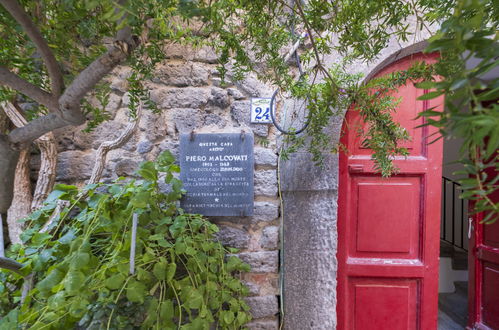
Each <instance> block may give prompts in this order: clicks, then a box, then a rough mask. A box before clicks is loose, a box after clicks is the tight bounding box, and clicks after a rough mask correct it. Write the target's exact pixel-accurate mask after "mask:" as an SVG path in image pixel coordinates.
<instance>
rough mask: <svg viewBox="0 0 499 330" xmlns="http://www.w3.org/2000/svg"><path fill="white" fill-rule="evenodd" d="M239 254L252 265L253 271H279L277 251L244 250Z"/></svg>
mask: <svg viewBox="0 0 499 330" xmlns="http://www.w3.org/2000/svg"><path fill="white" fill-rule="evenodd" d="M237 256H238V257H239V258H241V260H242V261H244V262H246V263H247V264H249V265H250V266H251V272H252V273H277V268H278V264H279V263H278V254H277V251H261V252H242V253H239V254H237Z"/></svg>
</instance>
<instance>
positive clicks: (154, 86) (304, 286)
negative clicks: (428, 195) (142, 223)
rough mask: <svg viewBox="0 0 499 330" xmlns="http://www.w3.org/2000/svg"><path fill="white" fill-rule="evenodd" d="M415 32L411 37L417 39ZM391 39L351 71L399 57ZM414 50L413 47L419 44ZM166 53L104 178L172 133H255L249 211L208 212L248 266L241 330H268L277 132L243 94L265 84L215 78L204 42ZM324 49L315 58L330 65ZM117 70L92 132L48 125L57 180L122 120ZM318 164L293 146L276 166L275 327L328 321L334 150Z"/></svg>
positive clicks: (77, 171)
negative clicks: (248, 316)
mask: <svg viewBox="0 0 499 330" xmlns="http://www.w3.org/2000/svg"><path fill="white" fill-rule="evenodd" d="M424 38H425V36H424V35H420V36H419V40H421V39H424ZM414 42H415V41H409V42H407V43H405V44H399V43H397V42H395V41H393V42H391V43H390V44H389V45H388V47H387V48H386V49H385V50H384V51H383V54H382V55H381V56H380V58H379V61H377V62H375V63H371V64H369V65H367V64H365V63H353V64H352V66H351V71H352V73H353V72H364V73H365V74H369V73H370V72H373V69H374V68H376V66H377V65H379V64H381V63H382V61H383V60H384V59H386V58H388V57H389V56H390V55H392V59H391V60H393V59H396V58H397V57H398V58H400V57H403V56H405V55H407V54H406V52H405V51H400V50H401V49H404V48H405V47H406V46H408V45H410V44H411V43H414ZM419 49H421V47H420V48H419ZM165 53H166V54H168V56H169V59H168V60H167V61H165V63H163V64H162V65H160V66H158V68H157V70H156V73H155V75H154V78H153V79H152V80H151V81H149V82H147V87H148V88H149V90H150V93H151V98H152V100H153V101H155V102H156V103H157V104H158V106H159V108H160V109H161V110H162V112H161V113H160V114H153V113H151V112H150V111H145V112H144V113H143V115H142V119H141V122H140V125H139V129H138V131H137V132H136V133H135V134H134V136H133V137H132V138H131V140H130V141H129V142H128V143H126V144H125V145H124V146H123V147H122V148H120V149H117V150H113V151H111V152H110V153H109V154H108V157H107V165H106V169H105V172H104V180H111V179H114V178H116V177H118V176H127V177H133V176H134V171H135V170H136V168H137V166H138V164H139V163H140V162H141V161H143V160H152V159H154V158H155V157H156V156H157V155H158V154H159V153H160V152H161V151H163V150H167V149H168V150H170V151H172V152H173V153H174V154H175V155H178V145H179V143H178V140H179V134H180V133H183V132H190V131H191V130H193V129H194V130H196V131H198V132H211V131H213V132H235V131H238V130H241V129H245V130H252V131H253V132H254V134H255V176H254V180H255V210H254V216H252V217H241V218H232V217H225V218H224V217H218V218H211V220H212V221H213V222H215V223H217V224H219V225H220V228H221V231H220V234H219V237H220V239H221V240H222V242H224V243H226V244H227V245H229V246H232V247H236V248H239V249H240V250H241V252H240V253H239V256H240V257H241V258H242V259H243V260H244V261H246V262H247V263H249V264H250V265H251V267H252V271H251V273H249V274H245V275H244V278H243V279H244V280H245V281H246V283H247V285H248V286H249V288H250V291H251V296H250V297H249V298H248V303H249V305H250V306H251V309H252V313H253V316H254V321H252V322H251V323H250V324H249V327H250V328H251V329H261V330H266V329H278V328H279V323H278V321H279V320H278V316H277V315H278V314H279V304H278V296H277V295H278V293H279V290H278V287H279V283H278V282H279V275H278V274H279V273H278V272H279V224H280V221H279V216H280V207H279V198H278V196H277V193H278V182H277V180H278V177H277V142H276V141H277V137H276V134H275V130H274V129H273V128H272V127H269V126H267V125H252V124H250V123H249V106H250V98H251V97H270V96H271V95H272V91H273V90H272V88H270V87H268V86H265V85H263V84H262V83H260V82H259V81H258V80H256V79H255V78H253V77H248V78H246V79H245V80H244V81H241V82H237V83H234V84H230V83H229V85H227V86H222V85H221V79H220V77H219V76H218V73H217V70H216V61H217V57H216V55H215V54H214V53H213V52H212V51H211V50H209V49H204V48H203V49H199V50H196V51H194V50H192V49H188V48H186V47H183V46H179V45H174V46H168V47H165ZM337 59H338V57H337V56H336V55H331V56H330V57H328V58H326V59H325V63H334V62H336V61H337ZM128 74H129V70H128V69H127V68H124V67H122V68H119V69H117V70H115V71H114V72H113V74H112V76H111V77H110V79H111V87H112V94H111V97H110V102H109V105H108V107H107V111H108V112H109V113H110V114H111V117H112V119H111V120H110V121H108V122H105V123H103V124H102V125H100V126H99V127H98V128H97V129H96V130H95V131H94V132H92V133H88V134H87V133H82V132H81V129H82V128H83V127H80V128H75V129H72V130H68V129H65V130H62V131H59V132H57V138H58V143H59V158H58V162H59V165H58V177H57V180H58V181H60V182H67V183H74V184H83V183H84V182H85V180H87V179H88V178H89V177H90V174H91V170H92V166H93V164H94V160H95V155H96V150H97V148H98V147H99V145H100V143H102V142H104V141H107V140H110V139H113V138H115V137H117V136H118V135H119V134H120V132H121V131H122V130H123V129H124V127H125V126H126V124H127V120H128V114H127V112H128V111H127V104H128V102H129V98H128V95H127V93H126V88H127V86H126V78H127V76H128ZM342 122H343V118H342V117H341V118H334V120H333V121H332V123H331V127H330V129H331V131H330V132H331V138H332V139H333V140H338V139H339V135H340V134H339V132H340V129H341V125H342ZM325 165H326V166H325V167H324V168H322V169H321V168H317V167H315V166H314V165H313V163H312V161H311V157H310V155H309V154H307V153H306V152H303V151H302V152H298V153H296V154H295V155H293V157H292V158H291V159H290V160H289V161H287V162H285V163H283V164H282V170H281V174H282V184H283V196H282V197H283V200H284V209H283V210H282V211H283V214H284V237H283V240H284V241H283V242H284V250H283V251H282V252H281V253H283V255H284V264H283V265H281V267H282V270H283V272H284V307H285V315H284V320H285V322H284V326H285V328H286V329H291V330H295V329H296V330H306V329H327V330H331V329H335V328H336V271H337V267H338V265H337V262H336V252H337V230H336V224H337V204H336V203H337V197H338V196H337V191H338V181H337V178H338V156H337V155H330V156H328V157H327V159H326V162H325Z"/></svg>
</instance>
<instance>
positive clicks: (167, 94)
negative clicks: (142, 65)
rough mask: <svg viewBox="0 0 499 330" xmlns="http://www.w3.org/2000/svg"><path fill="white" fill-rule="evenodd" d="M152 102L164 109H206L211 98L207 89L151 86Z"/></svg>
mask: <svg viewBox="0 0 499 330" xmlns="http://www.w3.org/2000/svg"><path fill="white" fill-rule="evenodd" d="M149 88H150V89H151V90H150V96H151V100H152V101H153V102H155V103H156V104H157V105H158V107H160V108H163V109H172V108H196V109H199V108H201V107H204V106H205V105H206V104H207V103H208V100H209V98H210V96H211V92H210V90H209V89H206V88H197V87H185V88H169V87H159V86H157V85H156V86H150V87H149Z"/></svg>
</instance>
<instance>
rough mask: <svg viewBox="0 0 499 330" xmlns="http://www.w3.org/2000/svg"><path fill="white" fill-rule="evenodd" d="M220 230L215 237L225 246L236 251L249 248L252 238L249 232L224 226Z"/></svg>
mask: <svg viewBox="0 0 499 330" xmlns="http://www.w3.org/2000/svg"><path fill="white" fill-rule="evenodd" d="M219 228H220V231H219V232H218V233H216V235H215V236H216V237H217V238H218V239H219V240H220V242H221V243H222V244H223V245H225V246H228V247H233V248H236V249H247V248H248V245H249V241H250V236H249V234H248V232H247V231H245V230H241V229H238V228H234V227H229V226H223V225H222V226H219Z"/></svg>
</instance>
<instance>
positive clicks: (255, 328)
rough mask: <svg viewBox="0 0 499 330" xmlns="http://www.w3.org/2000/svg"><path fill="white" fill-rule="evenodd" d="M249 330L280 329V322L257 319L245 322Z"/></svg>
mask: <svg viewBox="0 0 499 330" xmlns="http://www.w3.org/2000/svg"><path fill="white" fill-rule="evenodd" d="M245 326H246V327H247V328H248V329H249V330H278V329H279V322H278V321H277V319H275V320H256V321H253V322H249V323H247V324H245Z"/></svg>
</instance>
